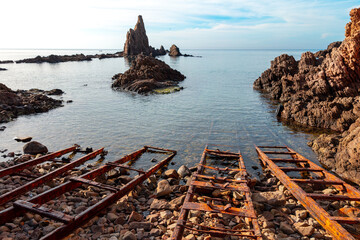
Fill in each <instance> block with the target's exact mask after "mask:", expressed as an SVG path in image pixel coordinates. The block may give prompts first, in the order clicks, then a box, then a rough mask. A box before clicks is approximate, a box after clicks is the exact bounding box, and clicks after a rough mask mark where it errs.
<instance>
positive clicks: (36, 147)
mask: <svg viewBox="0 0 360 240" xmlns="http://www.w3.org/2000/svg"><path fill="white" fill-rule="evenodd" d="M23 151H24V153H25V154H31V155H36V154H41V153H47V152H48V149H47V147H46V146H45V145H43V144H41V143H39V142H36V141H32V142H29V143H27V144H25V145H24V147H23Z"/></svg>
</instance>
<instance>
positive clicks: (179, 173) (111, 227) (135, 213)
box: [0, 154, 360, 240]
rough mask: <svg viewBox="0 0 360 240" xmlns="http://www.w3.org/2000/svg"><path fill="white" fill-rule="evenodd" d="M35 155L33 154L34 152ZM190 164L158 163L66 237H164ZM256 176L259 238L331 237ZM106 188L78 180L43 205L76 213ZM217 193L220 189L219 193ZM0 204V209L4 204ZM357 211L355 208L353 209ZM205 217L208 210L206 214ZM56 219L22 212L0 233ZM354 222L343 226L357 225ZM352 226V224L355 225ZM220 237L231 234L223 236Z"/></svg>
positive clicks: (279, 189)
mask: <svg viewBox="0 0 360 240" xmlns="http://www.w3.org/2000/svg"><path fill="white" fill-rule="evenodd" d="M38 156H39V155H38ZM33 157H35V156H31V155H29V154H25V155H21V156H17V157H15V158H12V159H11V160H9V161H7V162H2V163H0V169H1V168H4V167H9V166H12V165H14V164H19V163H21V162H24V161H27V160H29V159H31V158H33ZM59 166H61V163H56V162H52V163H45V164H42V165H39V166H37V167H33V168H31V169H28V170H24V173H31V174H33V175H43V174H46V173H48V172H49V171H52V170H53V169H55V168H58V167H59ZM96 167H98V166H97V165H96V164H86V165H83V166H81V167H79V168H78V169H74V170H72V171H71V172H70V175H71V176H80V175H81V174H84V173H86V172H89V171H90V170H92V169H94V168H96ZM195 170H196V169H195V168H190V169H189V168H188V167H186V166H185V165H182V166H180V167H179V168H178V169H167V170H166V169H164V170H163V171H162V172H161V174H158V175H156V176H155V175H153V176H151V177H150V178H149V179H148V180H147V181H146V182H144V183H143V184H141V185H139V186H137V187H136V188H135V189H134V190H133V191H132V192H130V193H129V194H128V195H127V196H124V197H123V198H121V199H120V200H119V201H118V202H117V203H116V204H113V205H112V206H110V207H109V208H108V209H106V210H104V211H103V212H101V213H99V215H98V216H96V217H94V218H93V219H92V220H91V221H90V222H88V223H86V224H85V225H84V226H81V227H79V228H78V229H77V230H75V232H74V233H72V234H71V235H70V236H69V237H68V238H67V239H111V240H116V239H121V240H136V239H139V240H150V239H151V240H154V239H156V240H160V239H162V240H165V239H170V237H171V235H172V232H173V230H174V228H175V225H176V221H177V218H178V216H179V213H180V209H181V206H182V203H183V201H184V198H185V195H186V191H187V189H188V186H187V183H188V182H189V180H190V178H191V175H192V173H193V172H194V171H195ZM263 172H264V174H262V175H261V176H260V180H258V181H257V180H255V179H253V180H252V183H253V185H254V188H253V189H252V192H253V195H252V198H253V201H254V202H253V203H254V206H255V209H256V212H257V216H258V220H259V224H260V228H261V232H262V234H263V237H264V239H269V240H270V239H284V240H285V239H287V240H293V239H294V240H296V239H304V240H305V239H311V240H315V239H329V240H330V239H332V238H331V236H330V235H328V234H327V233H326V232H325V230H324V229H322V227H321V226H320V225H319V224H318V223H317V222H316V220H315V219H313V218H312V217H311V216H310V215H309V213H308V212H307V211H306V210H305V209H304V208H303V207H302V205H301V204H300V203H299V202H298V201H297V200H296V199H294V198H293V197H292V196H291V194H290V192H289V191H288V190H287V189H286V188H284V186H283V185H282V184H280V182H279V181H278V180H277V179H276V178H275V177H274V176H273V175H272V174H271V173H270V171H269V170H267V169H264V171H263ZM70 175H68V176H65V177H60V178H57V179H55V180H53V181H52V182H50V183H48V184H46V185H44V186H42V187H39V188H37V189H35V190H33V191H31V192H29V193H28V194H26V195H25V196H23V197H21V198H20V199H23V200H26V199H27V198H28V197H29V196H34V195H37V194H40V193H42V192H44V191H46V190H48V189H50V188H51V187H54V186H55V185H58V184H61V183H63V182H65V181H68V179H69V177H70ZM131 179H132V177H131V176H130V175H128V172H127V171H124V170H122V171H115V170H114V171H112V172H111V173H109V174H107V175H105V176H104V177H102V178H100V179H97V181H100V182H101V183H104V184H108V185H114V186H115V185H116V186H119V185H122V184H126V183H127V182H129V181H130V180H131ZM28 181H29V179H28V178H27V177H24V176H13V177H3V178H0V194H3V193H5V192H7V191H9V189H14V188H16V187H18V186H21V185H22V184H24V183H26V182H28ZM307 191H309V192H323V193H328V194H329V193H335V192H336V190H335V189H331V188H327V189H322V190H320V189H312V187H309V188H308V190H307ZM110 193H111V192H110V191H107V190H103V189H98V188H96V187H93V186H90V187H89V186H87V185H83V186H82V187H80V188H78V189H77V190H76V191H72V192H69V193H67V194H65V195H63V196H61V197H60V198H58V199H56V200H52V201H50V202H48V203H47V204H45V206H46V207H48V208H50V209H54V210H57V211H61V212H64V213H66V214H69V215H76V214H79V213H80V212H82V211H84V210H85V209H86V208H88V207H90V206H92V205H94V204H95V203H96V202H98V201H99V200H100V199H102V198H103V197H104V196H105V195H108V194H110ZM219 194H220V195H219ZM229 194H232V192H231V191H227V192H226V193H225V192H222V193H218V191H217V190H215V191H214V192H213V195H214V197H222V198H224V199H226V198H228V197H229V196H228V195H229ZM323 204H324V206H325V205H326V206H325V207H326V208H327V209H329V210H330V212H332V214H333V215H335V216H338V215H340V216H341V209H344V208H346V207H349V206H353V205H356V204H357V203H356V202H348V201H344V202H333V203H331V204H330V203H329V202H323ZM10 205H11V203H9V204H7V205H6V206H1V207H0V210H2V209H4V207H8V206H10ZM353 215H354V216H357V217H359V216H360V212H354V213H353ZM207 217H210V218H211V216H207ZM222 219H223V222H218V223H214V224H217V225H218V226H221V225H228V226H234V227H235V226H238V225H239V224H240V225H241V220H240V218H236V217H235V218H234V217H233V216H222ZM202 220H203V219H202V214H200V212H199V211H191V217H190V219H189V221H192V222H195V223H199V222H201V221H202ZM60 225H61V223H57V222H53V221H49V220H47V219H44V218H42V217H41V216H39V215H37V214H33V213H29V212H28V213H26V214H24V215H23V216H21V217H17V218H15V219H14V220H13V222H9V223H6V224H5V225H3V226H0V238H1V239H8V240H10V239H23V240H26V239H39V238H40V237H42V236H44V235H45V234H47V233H49V232H51V231H53V230H54V229H55V228H57V227H59V226H60ZM357 227H359V226H356V225H355V227H353V228H352V229H350V230H349V231H353V232H356V231H359V229H360V228H357ZM356 228H357V229H356ZM184 237H185V239H189V240H195V239H202V240H210V239H213V238H210V237H209V236H202V237H199V236H196V235H193V234H192V233H190V232H189V231H188V230H186V231H185V233H184ZM225 239H233V238H230V237H227V238H225Z"/></svg>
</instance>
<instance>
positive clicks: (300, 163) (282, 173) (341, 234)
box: [255, 146, 360, 240]
mask: <svg viewBox="0 0 360 240" xmlns="http://www.w3.org/2000/svg"><path fill="white" fill-rule="evenodd" d="M255 148H256V151H257V153H258V156H259V159H260V160H261V161H262V163H263V165H264V166H267V167H268V168H269V169H270V171H271V172H272V173H273V174H274V175H275V176H276V177H277V178H278V179H279V180H280V182H281V183H282V184H284V186H285V187H286V188H287V189H288V190H289V191H290V192H291V193H292V195H293V196H294V197H295V198H296V199H297V200H298V201H299V202H300V203H301V204H302V205H303V206H304V207H305V209H306V210H308V211H309V213H310V214H311V215H312V216H313V217H314V218H315V219H316V220H317V221H318V222H319V223H320V224H321V226H323V228H324V229H326V230H327V231H328V232H329V233H330V234H331V235H332V236H333V237H334V239H338V240H344V239H357V238H358V237H357V236H356V237H354V236H353V235H351V234H350V233H349V232H348V231H347V230H346V229H345V228H344V227H342V226H341V225H340V223H347V224H355V223H357V224H358V223H360V218H354V217H338V216H331V215H330V214H329V213H328V212H326V211H325V209H324V208H322V207H321V206H320V204H318V203H317V202H316V201H315V200H316V199H320V200H349V201H359V202H360V191H358V190H357V189H356V188H354V187H352V186H351V185H349V184H347V183H346V182H344V181H342V180H341V179H339V178H338V177H336V176H334V175H333V174H331V173H329V172H328V171H326V170H325V169H323V168H322V167H320V166H318V165H317V164H315V163H313V162H312V161H310V160H308V159H306V158H305V157H303V156H302V155H300V154H299V153H297V152H295V151H294V150H292V149H291V148H289V147H287V146H255ZM264 149H266V150H264ZM279 149H280V151H279ZM278 154H281V155H288V156H289V158H284V159H282V158H275V157H269V156H268V155H278ZM279 162H286V163H294V164H296V167H279V166H278V165H277V164H276V163H279ZM290 171H294V172H302V173H313V175H315V176H316V178H310V177H307V178H305V179H304V178H298V179H294V178H291V177H289V176H288V175H287V174H286V172H290ZM308 176H310V175H308ZM298 183H310V184H322V185H327V186H332V187H334V188H335V189H337V190H338V191H340V192H342V195H338V194H337V195H330V194H316V193H306V192H305V191H304V190H303V189H302V188H301V187H300V186H299V185H298Z"/></svg>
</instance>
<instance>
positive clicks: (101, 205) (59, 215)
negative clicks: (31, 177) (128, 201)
mask: <svg viewBox="0 0 360 240" xmlns="http://www.w3.org/2000/svg"><path fill="white" fill-rule="evenodd" d="M147 151H149V152H150V151H151V152H157V153H165V154H166V155H167V157H166V158H164V159H163V160H162V161H160V162H159V163H157V164H156V165H155V166H153V167H151V168H150V169H148V170H147V171H142V170H138V171H137V172H138V173H139V175H137V176H136V177H134V179H133V180H131V181H130V182H128V183H127V184H125V185H123V186H122V187H116V186H112V185H107V184H102V183H99V182H97V181H95V180H94V179H95V178H97V177H99V176H101V175H103V174H105V173H107V172H109V171H111V170H112V169H114V168H122V167H125V168H127V169H128V170H137V169H133V168H130V167H127V166H126V165H122V164H124V163H126V162H130V161H134V160H136V159H138V158H139V157H140V156H141V155H142V154H143V153H145V152H147ZM175 155H176V151H174V150H169V149H163V148H156V147H151V146H144V147H143V148H141V149H139V150H137V151H135V152H133V153H131V154H129V155H126V156H124V157H122V158H121V159H119V160H116V161H113V162H111V163H108V164H105V165H102V166H101V167H99V168H97V169H95V170H92V171H90V172H88V173H86V174H83V175H81V176H80V177H72V178H70V179H69V181H68V182H65V183H63V184H61V185H59V186H57V187H54V188H52V189H50V190H48V191H46V192H43V193H41V194H39V195H37V196H35V197H33V198H31V199H28V200H27V201H22V200H18V201H16V202H14V204H13V207H10V208H7V209H5V210H3V211H1V212H0V224H4V223H6V222H9V221H11V220H12V219H13V218H15V217H18V216H21V215H22V214H24V213H25V212H27V211H30V212H34V213H36V214H39V215H41V216H43V217H47V218H50V219H52V220H55V221H59V222H62V223H64V224H63V225H62V226H60V227H58V228H57V229H55V230H54V231H52V232H50V233H49V234H47V235H46V236H44V237H42V238H41V239H43V240H44V239H61V238H64V237H66V236H68V235H69V234H70V233H71V232H72V231H74V230H75V229H77V228H79V227H81V226H82V225H83V224H85V223H86V222H88V221H89V220H90V219H92V218H93V217H95V216H96V215H98V214H99V213H100V212H101V211H102V210H103V209H105V208H107V207H108V206H110V205H111V204H113V203H114V202H116V201H117V200H118V199H120V198H121V197H123V196H125V195H126V194H128V193H129V192H130V191H131V190H133V189H134V188H135V187H136V186H137V185H139V184H140V183H142V182H143V181H144V180H146V179H147V178H149V177H150V176H151V175H153V174H155V173H156V172H157V171H158V170H160V169H161V168H162V167H164V166H166V165H167V164H168V163H169V162H170V161H171V159H172V158H173V157H174V156H175ZM82 185H90V186H96V187H97V188H100V189H105V190H110V191H111V193H110V194H109V195H108V196H106V197H105V198H103V199H102V200H100V201H99V202H97V203H96V204H95V205H93V206H91V207H89V208H87V209H86V210H85V211H83V212H81V213H79V214H77V215H76V216H70V215H67V214H65V213H63V212H59V211H55V210H53V209H48V208H46V207H44V206H41V205H42V204H44V203H47V202H48V201H50V200H52V199H55V198H57V197H59V196H61V195H63V194H64V193H66V192H70V191H72V190H74V189H76V188H78V187H80V186H82Z"/></svg>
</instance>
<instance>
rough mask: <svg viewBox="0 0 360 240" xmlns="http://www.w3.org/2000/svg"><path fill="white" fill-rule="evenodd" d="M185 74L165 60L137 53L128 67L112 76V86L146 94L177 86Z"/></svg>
mask: <svg viewBox="0 0 360 240" xmlns="http://www.w3.org/2000/svg"><path fill="white" fill-rule="evenodd" d="M184 79H185V76H184V75H182V74H181V73H180V72H179V71H177V70H174V69H172V68H171V67H170V66H169V65H167V64H166V63H165V62H163V61H161V60H159V59H156V58H154V57H151V56H145V55H142V54H140V55H138V56H137V57H136V59H135V61H134V62H133V63H132V65H131V67H130V69H128V70H127V71H126V72H124V73H119V74H116V75H115V76H114V77H113V80H114V81H113V83H112V88H115V89H122V90H126V91H132V92H137V93H140V94H146V93H149V92H152V91H154V90H156V89H161V88H167V87H172V86H177V85H178V83H179V82H180V81H183V80H184Z"/></svg>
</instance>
